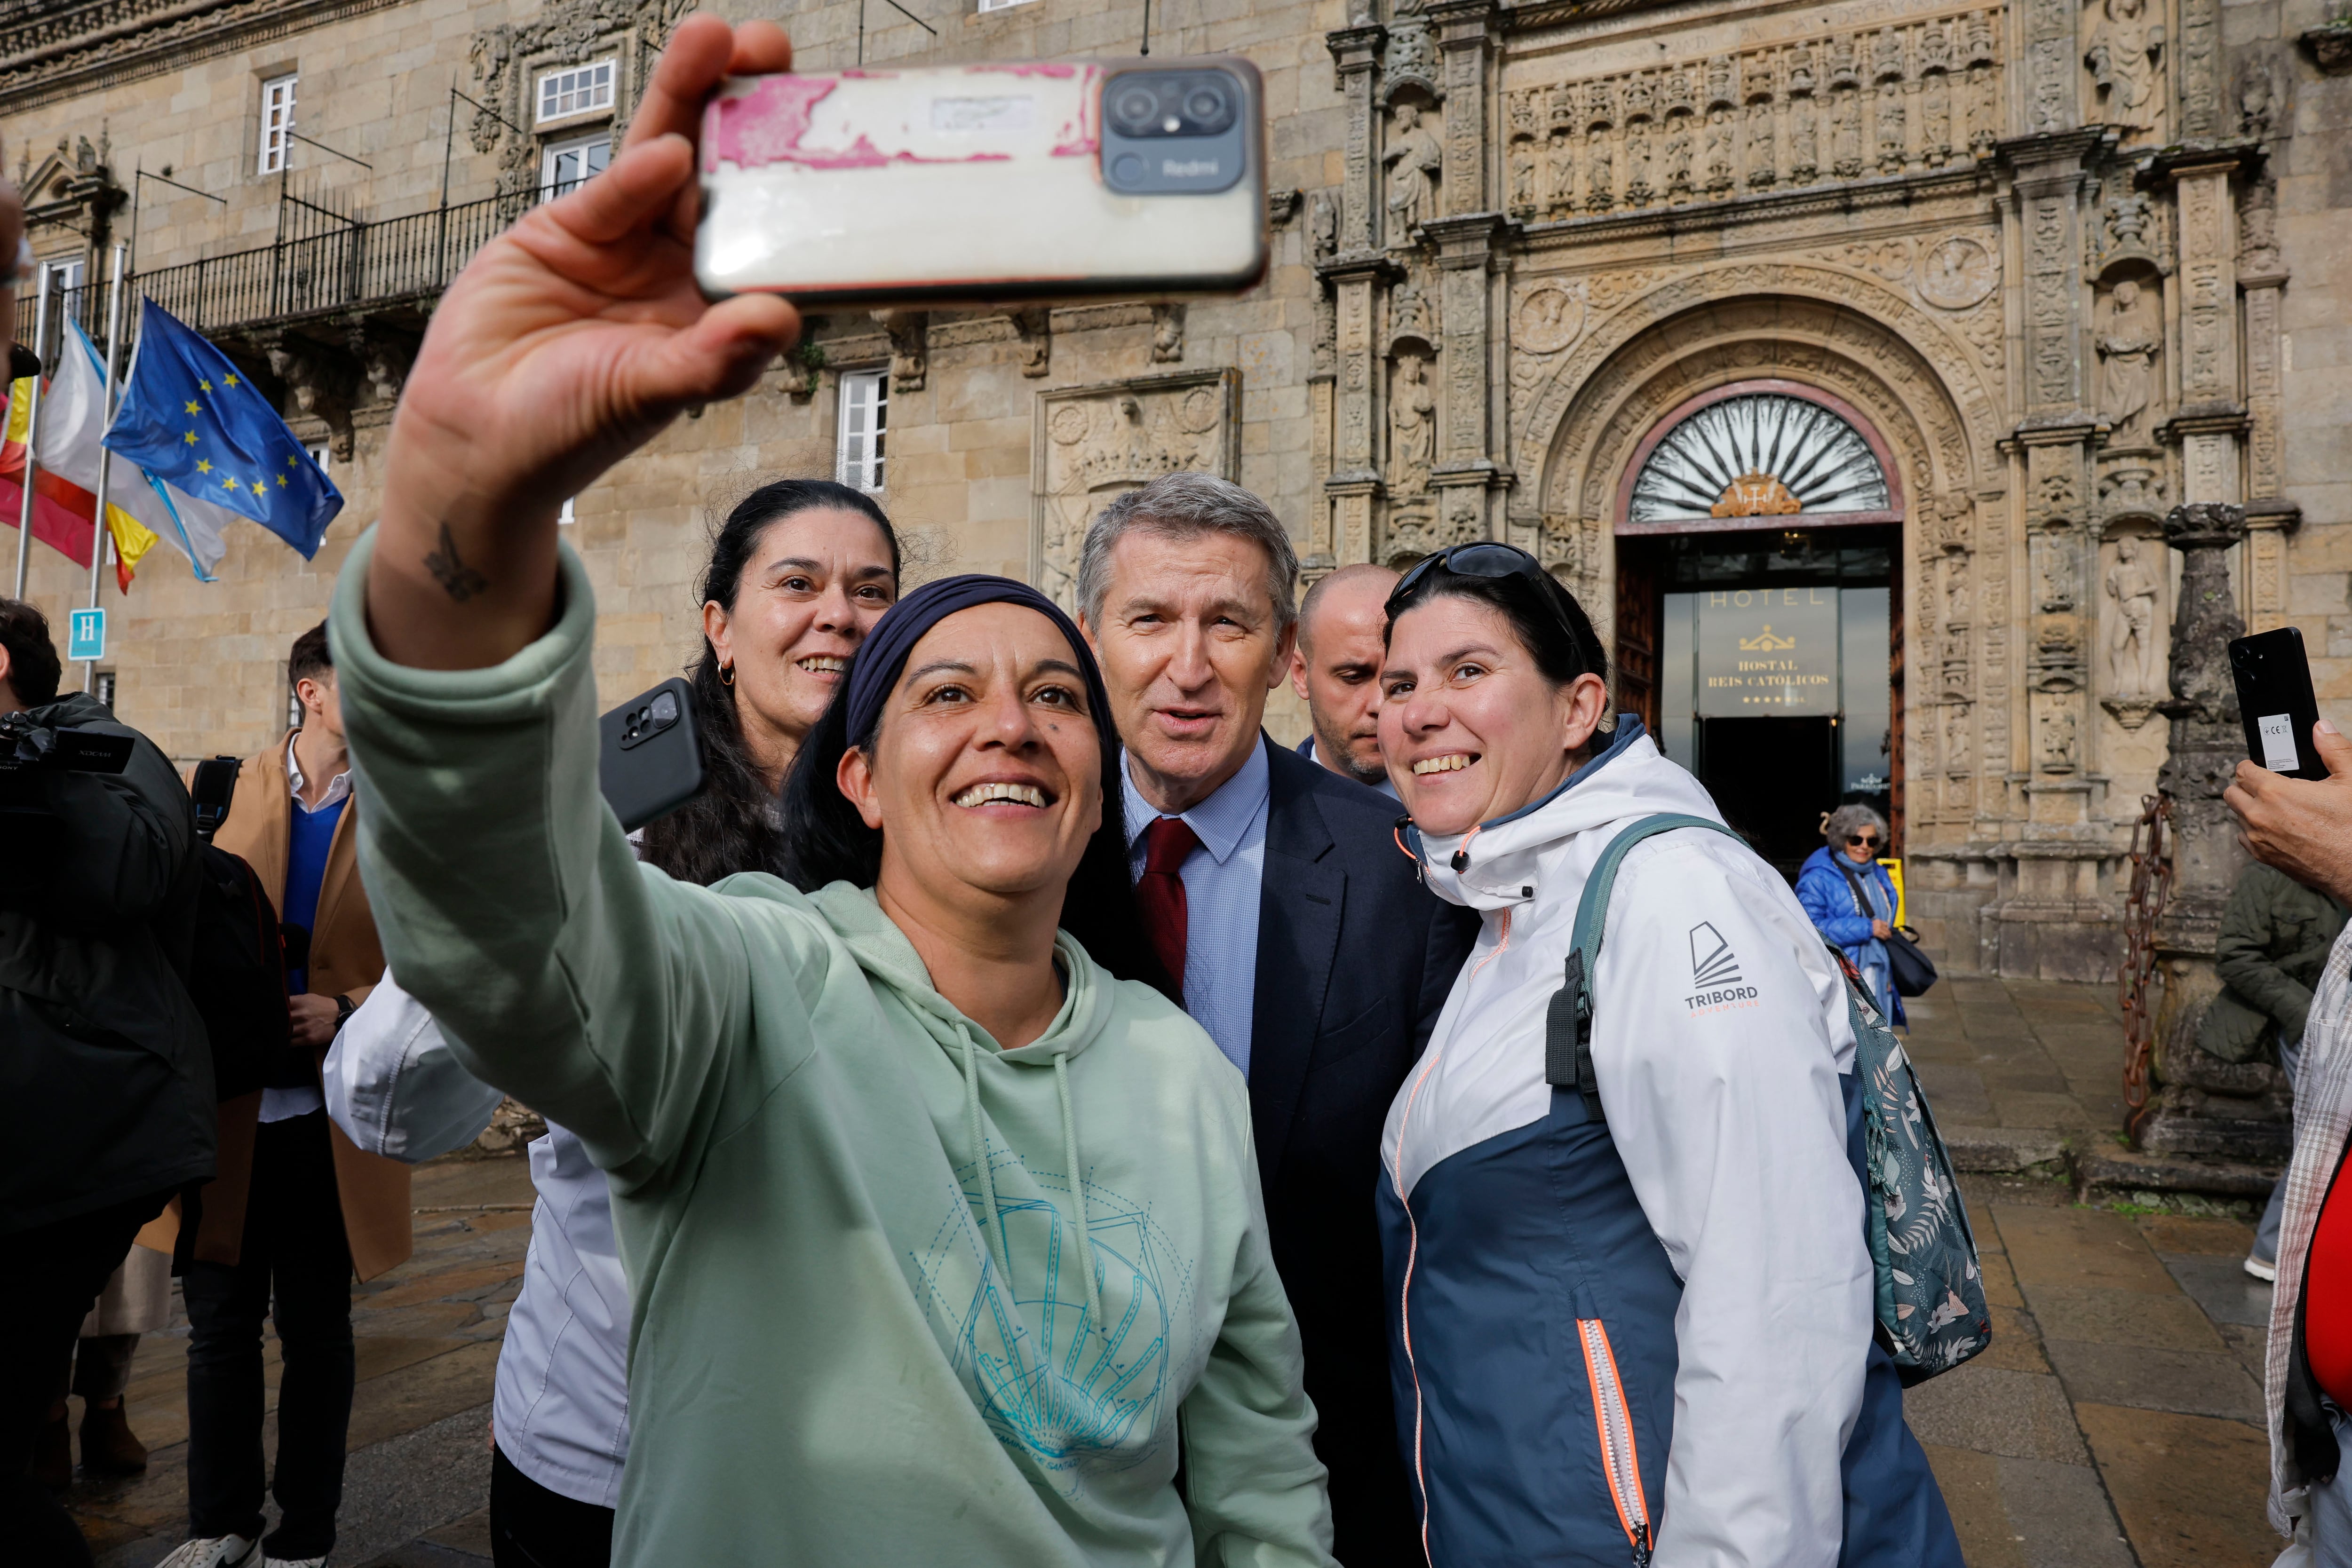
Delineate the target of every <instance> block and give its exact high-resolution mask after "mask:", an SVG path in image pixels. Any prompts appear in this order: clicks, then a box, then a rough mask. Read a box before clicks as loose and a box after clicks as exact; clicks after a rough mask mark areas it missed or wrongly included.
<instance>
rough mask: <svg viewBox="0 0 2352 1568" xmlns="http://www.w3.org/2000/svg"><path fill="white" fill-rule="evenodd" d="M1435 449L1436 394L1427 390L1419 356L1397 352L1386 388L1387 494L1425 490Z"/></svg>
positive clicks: (1427, 487) (1421, 492) (1427, 485)
mask: <svg viewBox="0 0 2352 1568" xmlns="http://www.w3.org/2000/svg"><path fill="white" fill-rule="evenodd" d="M1436 451H1437V398H1436V395H1435V394H1434V393H1433V392H1431V391H1430V388H1429V377H1428V376H1427V375H1426V374H1425V373H1424V371H1423V365H1422V358H1421V356H1420V355H1419V354H1400V355H1398V356H1397V364H1396V379H1395V381H1394V382H1392V383H1391V388H1390V392H1389V475H1388V478H1389V492H1390V494H1391V495H1392V496H1395V497H1399V498H1402V497H1409V496H1420V495H1424V494H1426V493H1427V492H1428V489H1429V468H1430V463H1431V460H1432V459H1433V456H1434V455H1435V454H1436Z"/></svg>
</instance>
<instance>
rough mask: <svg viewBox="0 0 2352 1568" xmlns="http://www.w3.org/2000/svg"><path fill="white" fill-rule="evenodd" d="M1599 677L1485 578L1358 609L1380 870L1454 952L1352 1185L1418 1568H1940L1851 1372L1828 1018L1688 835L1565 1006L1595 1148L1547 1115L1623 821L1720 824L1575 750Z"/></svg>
mask: <svg viewBox="0 0 2352 1568" xmlns="http://www.w3.org/2000/svg"><path fill="white" fill-rule="evenodd" d="M1605 674H1606V662H1605V657H1604V655H1603V653H1602V651H1601V643H1600V641H1599V639H1598V638H1597V637H1596V636H1595V635H1594V634H1593V631H1592V627H1591V622H1590V621H1588V620H1587V619H1586V617H1585V614H1584V612H1583V611H1582V610H1581V609H1580V608H1579V607H1578V605H1577V603H1576V601H1575V600H1574V599H1573V598H1571V597H1570V595H1569V594H1568V592H1567V591H1565V590H1563V589H1561V588H1560V587H1559V585H1558V584H1557V583H1556V582H1554V581H1553V580H1552V579H1551V578H1550V576H1549V574H1548V573H1546V572H1545V571H1544V570H1543V569H1542V567H1541V566H1540V565H1539V564H1538V562H1537V561H1536V559H1535V558H1533V557H1532V556H1529V555H1528V554H1526V553H1525V552H1523V551H1520V550H1517V549H1512V548H1511V547H1509V546H1507V545H1499V544H1475V545H1462V546H1456V547H1454V549H1450V550H1447V551H1446V552H1444V554H1443V555H1440V556H1434V557H1432V558H1430V559H1428V560H1427V561H1424V562H1423V564H1422V566H1420V567H1418V568H1416V569H1415V570H1412V572H1410V573H1408V574H1407V575H1406V577H1405V578H1404V580H1402V582H1401V583H1399V584H1398V586H1397V588H1396V590H1395V591H1394V592H1393V593H1392V594H1391V597H1390V600H1389V645H1388V656H1387V659H1386V662H1385V664H1384V666H1383V673H1382V675H1381V681H1382V692H1383V695H1382V702H1381V719H1380V723H1381V754H1382V755H1383V756H1384V757H1385V758H1387V759H1388V764H1389V770H1390V775H1391V778H1392V779H1394V780H1395V782H1396V785H1397V787H1398V789H1399V792H1400V794H1401V795H1402V800H1403V801H1404V805H1405V808H1406V810H1408V811H1410V812H1411V813H1412V828H1411V829H1410V830H1408V831H1407V832H1406V834H1405V841H1406V842H1407V843H1408V844H1410V845H1411V846H1412V850H1413V852H1415V853H1416V854H1417V855H1418V857H1419V859H1420V860H1421V862H1422V863H1423V868H1424V874H1425V875H1426V877H1427V880H1428V883H1429V885H1430V887H1431V888H1432V889H1433V890H1434V891H1435V892H1436V893H1437V894H1439V895H1440V896H1441V897H1444V898H1445V899H1448V900H1450V901H1452V902H1454V903H1455V904H1465V905H1467V906H1469V907H1471V908H1474V909H1477V910H1479V911H1481V912H1483V914H1484V917H1485V924H1484V928H1483V930H1482V931H1481V933H1480V936H1479V940H1478V944H1477V946H1476V947H1475V949H1474V950H1473V951H1472V954H1471V956H1470V958H1469V960H1468V962H1467V963H1466V964H1465V967H1464V968H1463V971H1462V974H1461V977H1459V978H1458V979H1457V980H1456V981H1455V982H1454V991H1453V995H1452V996H1451V997H1449V998H1447V1001H1446V1006H1445V1011H1444V1014H1443V1015H1442V1016H1441V1017H1440V1019H1438V1023H1437V1028H1436V1030H1435V1032H1434V1033H1433V1035H1432V1036H1431V1039H1430V1043H1429V1048H1428V1050H1427V1051H1426V1052H1425V1053H1424V1054H1423V1057H1422V1059H1421V1062H1420V1064H1419V1065H1418V1066H1416V1067H1415V1068H1414V1070H1413V1071H1412V1074H1411V1075H1410V1076H1409V1077H1408V1078H1407V1079H1406V1081H1405V1083H1404V1086H1403V1088H1402V1090H1401V1091H1400V1092H1398V1095H1397V1098H1396V1102H1395V1103H1394V1104H1393V1105H1392V1106H1391V1110H1390V1113H1389V1120H1388V1126H1387V1130H1386V1134H1385V1137H1384V1140H1383V1145H1382V1150H1381V1153H1382V1160H1383V1165H1384V1169H1385V1180H1384V1182H1383V1184H1382V1186H1381V1193H1380V1198H1379V1201H1380V1206H1381V1225H1382V1235H1383V1242H1384V1247H1385V1250H1386V1254H1387V1261H1388V1270H1389V1283H1390V1298H1389V1299H1390V1304H1391V1313H1392V1318H1393V1327H1394V1330H1395V1333H1393V1334H1392V1336H1391V1343H1392V1350H1393V1354H1392V1357H1391V1365H1392V1369H1393V1371H1394V1374H1395V1377H1396V1385H1397V1408H1398V1412H1399V1422H1400V1425H1401V1427H1402V1433H1401V1437H1402V1443H1403V1447H1404V1452H1405V1455H1406V1462H1407V1465H1408V1468H1409V1469H1411V1471H1412V1475H1413V1478H1414V1486H1415V1490H1416V1492H1417V1494H1418V1495H1417V1498H1416V1501H1417V1503H1418V1506H1419V1508H1420V1511H1421V1520H1422V1530H1423V1543H1424V1545H1425V1547H1426V1549H1427V1550H1428V1552H1429V1555H1430V1561H1431V1562H1432V1563H1433V1564H1434V1565H1435V1568H1472V1565H1474V1564H1484V1563H1506V1562H1544V1563H1580V1564H1584V1563H1590V1564H1601V1563H1606V1564H1612V1565H1616V1564H1623V1563H1634V1564H1639V1565H1643V1568H1647V1565H1648V1564H1650V1563H1656V1564H1659V1565H1660V1568H1666V1565H1675V1568H1679V1565H1681V1564H1686V1563H1749V1564H1758V1565H1765V1564H1769V1565H1771V1568H1796V1565H1808V1564H1824V1565H1825V1564H1829V1563H1872V1564H1890V1565H1891V1564H1895V1563H1900V1564H1903V1565H1904V1568H1916V1565H1919V1564H1936V1565H1938V1568H1943V1565H1948V1568H1958V1564H1959V1562H1960V1557H1959V1548H1958V1542H1957V1541H1956V1539H1955V1538H1954V1536H1953V1533H1952V1526H1951V1521H1950V1519H1949V1517H1948V1515H1947V1513H1946V1512H1945V1509H1944V1502H1943V1498H1942V1496H1941V1494H1940V1493H1938V1492H1937V1490H1936V1483H1935V1480H1934V1478H1933V1477H1932V1476H1931V1475H1930V1474H1929V1473H1928V1469H1927V1458H1926V1457H1925V1455H1924V1454H1923V1453H1922V1452H1921V1450H1920V1448H1919V1446H1918V1444H1917V1443H1916V1442H1915V1441H1914V1440H1913V1439H1912V1437H1911V1435H1910V1433H1909V1432H1908V1431H1907V1430H1906V1428H1905V1427H1904V1425H1903V1407H1902V1391H1901V1388H1900V1385H1899V1383H1898V1380H1897V1378H1896V1375H1895V1369H1894V1366H1893V1364H1891V1363H1890V1362H1889V1361H1888V1360H1887V1358H1886V1355H1885V1352H1884V1351H1882V1350H1881V1349H1879V1348H1878V1346H1877V1345H1876V1344H1875V1343H1874V1342H1873V1339H1872V1323H1873V1277H1872V1269H1871V1260H1870V1255H1869V1251H1868V1249H1867V1246H1866V1244H1865V1240H1864V1229H1863V1193H1862V1186H1861V1181H1860V1170H1859V1166H1858V1165H1856V1164H1854V1163H1850V1159H1849V1145H1848V1120H1847V1117H1848V1106H1849V1104H1851V1103H1853V1101H1852V1100H1851V1096H1852V1094H1853V1087H1854V1086H1853V1081H1852V1078H1851V1076H1850V1075H1851V1073H1852V1071H1853V1049H1854V1043H1853V1032H1852V1029H1851V1027H1850V1025H1849V1022H1848V1019H1847V1016H1846V999H1845V990H1844V981H1843V978H1842V977H1841V976H1840V974H1839V971H1838V968H1837V966H1836V963H1835V961H1834V960H1833V959H1832V956H1830V954H1829V952H1828V950H1827V949H1826V948H1825V947H1823V946H1822V940H1821V937H1820V936H1819V935H1817V934H1816V933H1815V932H1814V930H1813V929H1812V926H1811V924H1810V923H1809V922H1808V921H1807V920H1806V918H1805V915H1804V911H1803V910H1802V909H1801V908H1799V907H1798V904H1797V901H1796V899H1795V898H1794V897H1792V896H1791V895H1790V892H1789V888H1788V885H1787V884H1786V883H1783V882H1782V881H1781V880H1780V877H1779V875H1778V874H1777V873H1774V872H1773V870H1772V868H1771V867H1770V866H1769V865H1767V864H1766V863H1765V862H1763V861H1762V860H1761V859H1759V857H1758V856H1756V855H1755V854H1754V853H1753V852H1750V851H1749V850H1748V848H1747V847H1746V846H1745V845H1744V844H1742V843H1740V842H1739V841H1738V840H1736V839H1733V838H1730V837H1728V836H1727V835H1725V834H1723V833H1721V832H1717V831H1711V830H1709V829H1706V828H1685V829H1679V830H1675V831H1668V832H1664V833H1661V834H1659V835H1657V836H1656V837H1653V838H1649V839H1646V840H1643V841H1640V842H1639V843H1638V844H1637V845H1636V846H1635V847H1634V848H1633V850H1632V851H1631V852H1630V853H1628V854H1627V855H1626V857H1625V859H1624V861H1623V862H1622V866H1621V867H1620V870H1619V873H1618V875H1617V880H1616V883H1615V888H1614V895H1613V897H1612V899H1611V901H1610V904H1609V906H1608V915H1607V921H1606V925H1605V928H1604V929H1605V940H1604V941H1603V943H1602V945H1601V949H1600V954H1599V959H1598V965H1597V967H1596V969H1595V971H1594V976H1593V982H1594V983H1593V986H1592V992H1591V994H1592V997H1593V1007H1594V1015H1593V1022H1592V1026H1591V1073H1592V1077H1593V1079H1594V1080H1595V1081H1596V1082H1597V1090H1598V1092H1597V1097H1596V1099H1595V1102H1594V1103H1595V1106H1596V1108H1597V1109H1598V1110H1599V1112H1600V1115H1599V1116H1598V1117H1596V1116H1594V1115H1592V1114H1591V1113H1590V1112H1589V1111H1588V1109H1587V1102H1586V1099H1585V1097H1584V1095H1583V1094H1582V1093H1580V1085H1579V1075H1578V1074H1577V1073H1576V1072H1574V1071H1568V1072H1566V1074H1565V1082H1566V1083H1567V1084H1568V1086H1567V1087H1564V1088H1559V1089H1558V1090H1556V1089H1555V1087H1554V1085H1555V1083H1556V1082H1562V1081H1563V1076H1562V1074H1561V1073H1560V1072H1559V1071H1557V1067H1558V1064H1553V1063H1548V1061H1547V1054H1548V1053H1547V1046H1548V1040H1547V1036H1548V1028H1547V1024H1548V1017H1549V1011H1550V1009H1551V1006H1552V998H1554V996H1555V995H1557V994H1558V993H1559V991H1560V990H1561V988H1562V983H1563V979H1564V977H1565V975H1566V972H1567V969H1568V957H1569V954H1570V951H1571V950H1572V948H1573V946H1574V941H1573V930H1574V925H1575V921H1576V915H1577V907H1578V901H1579V898H1580V895H1581V894H1582V892H1583V889H1584V883H1585V879H1586V876H1587V874H1588V873H1590V872H1591V871H1592V870H1593V868H1594V866H1595V864H1596V862H1597V861H1598V860H1599V858H1600V856H1601V851H1602V850H1603V848H1604V847H1605V846H1607V844H1608V843H1609V841H1611V839H1612V838H1613V837H1614V836H1615V834H1616V833H1617V832H1618V831H1620V830H1622V829H1623V828H1626V827H1629V826H1631V825H1632V824H1633V823H1634V822H1635V821H1639V820H1641V819H1643V818H1644V817H1649V816H1653V815H1656V814H1660V813H1675V814H1681V815H1687V816H1691V817H1697V818H1702V819H1705V820H1706V821H1711V822H1719V821H1721V820H1722V819H1721V816H1720V815H1719V813H1717V810H1716V808H1715V803H1714V801H1713V800H1710V799H1709V798H1708V796H1707V793H1706V790H1705V789H1701V788H1700V787H1699V785H1698V783H1697V781H1696V779H1692V778H1691V776H1690V775H1689V774H1688V773H1685V771H1683V769H1681V768H1677V767H1675V765H1674V764H1672V763H1670V762H1668V761H1667V760H1666V759H1665V758H1664V757H1662V756H1661V755H1659V752H1658V750H1657V747H1655V746H1654V745H1653V744H1652V742H1651V741H1650V739H1649V737H1648V736H1647V735H1646V734H1644V733H1643V728H1642V726H1641V723H1640V721H1639V720H1638V719H1636V718H1634V717H1633V716H1632V715H1630V714H1628V715H1620V716H1618V718H1617V722H1616V725H1615V728H1614V730H1613V732H1606V733H1604V732H1603V731H1602V730H1601V723H1602V720H1603V717H1604V716H1605V714H1606V712H1607V700H1608V690H1607V687H1606V685H1605V684H1604V677H1605ZM1571 1038H1572V1035H1571ZM1842 1079H1843V1082H1842ZM1855 1142H1856V1145H1857V1151H1858V1144H1859V1140H1858V1139H1857V1140H1856V1141H1855ZM1854 1157H1855V1158H1858V1152H1857V1153H1856V1155H1855V1156H1854Z"/></svg>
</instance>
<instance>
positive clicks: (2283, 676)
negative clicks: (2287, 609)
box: [2230, 626, 2327, 779]
mask: <svg viewBox="0 0 2352 1568" xmlns="http://www.w3.org/2000/svg"><path fill="white" fill-rule="evenodd" d="M2230 674H2231V678H2232V679H2234V680H2235V681H2236V682H2237V683H2238V712H2239V714H2240V716H2242V717H2243V718H2244V719H2245V721H2246V755H2247V756H2249V757H2251V758H2253V759H2254V760H2255V761H2256V762H2258V763H2260V764H2261V765H2262V766H2263V767H2264V768H2269V769H2270V770H2271V771H2272V772H2273V773H2284V774H2285V775H2286V776H2287V777H2288V778H2290V779H2325V778H2326V777H2327V764H2326V763H2325V762H2322V761H2321V760H2320V759H2319V753H2318V752H2317V751H2316V750H2315V749H2314V748H2313V747H2312V744H2311V729H2312V726H2314V725H2315V724H2317V723H2318V722H2319V699H2318V698H2317V697H2316V696H2315V695H2312V690H2311V660H2310V659H2309V658H2308V657H2306V656H2305V653H2304V651H2303V633H2302V632H2300V631H2298V630H2296V629H2295V628H2294V627H2293V626H2282V627H2280V628H2279V629H2278V630H2277V631H2275V632H2255V633H2254V634H2253V635H2252V636H2251V637H2241V638H2239V639H2237V640H2236V641H2235V642H2233V643H2231V644H2230Z"/></svg>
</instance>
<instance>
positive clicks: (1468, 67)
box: [1428, 0, 1502, 217]
mask: <svg viewBox="0 0 2352 1568" xmlns="http://www.w3.org/2000/svg"><path fill="white" fill-rule="evenodd" d="M1428 14H1429V19H1430V22H1431V24H1432V25H1433V26H1435V27H1436V29H1437V45H1438V48H1439V50H1440V51H1441V52H1442V53H1443V55H1444V72H1445V190H1444V209H1445V214H1446V216H1448V217H1461V216H1465V215H1467V214H1473V213H1485V212H1488V211H1491V210H1493V209H1496V208H1498V207H1500V206H1501V205H1502V203H1501V202H1500V201H1498V200H1496V199H1495V195H1494V193H1493V191H1492V189H1491V185H1492V182H1491V181H1490V180H1489V178H1488V171H1487V168H1486V85H1487V75H1488V68H1489V63H1490V57H1491V55H1492V54H1493V49H1494V45H1493V40H1492V37H1491V29H1492V27H1493V26H1494V22H1495V18H1496V6H1495V0H1431V4H1430V5H1429V7H1428Z"/></svg>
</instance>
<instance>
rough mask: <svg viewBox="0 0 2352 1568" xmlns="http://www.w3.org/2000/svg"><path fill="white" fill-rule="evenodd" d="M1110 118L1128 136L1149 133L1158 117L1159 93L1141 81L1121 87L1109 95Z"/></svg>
mask: <svg viewBox="0 0 2352 1568" xmlns="http://www.w3.org/2000/svg"><path fill="white" fill-rule="evenodd" d="M1110 118H1111V121H1112V123H1113V124H1115V125H1117V126H1118V128H1119V129H1120V130H1121V131H1125V132H1127V134H1129V136H1145V135H1149V134H1150V131H1151V129H1152V125H1153V122H1154V121H1155V120H1158V119H1159V118H1160V95H1159V94H1158V93H1156V92H1154V91H1153V90H1152V89H1150V87H1147V86H1145V85H1144V84H1143V83H1141V82H1138V83H1136V84H1134V85H1133V86H1131V87H1123V88H1121V89H1119V90H1118V92H1116V93H1113V94H1112V95H1111V100H1110Z"/></svg>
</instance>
